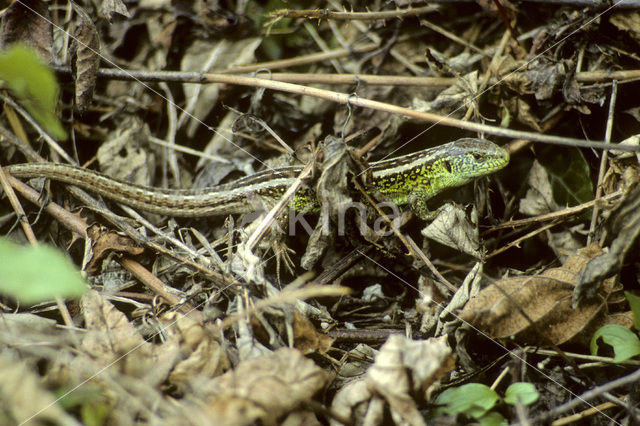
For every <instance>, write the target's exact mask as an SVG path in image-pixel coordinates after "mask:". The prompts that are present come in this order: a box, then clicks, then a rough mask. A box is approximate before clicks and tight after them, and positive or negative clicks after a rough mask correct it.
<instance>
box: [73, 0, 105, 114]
mask: <svg viewBox="0 0 640 426" xmlns="http://www.w3.org/2000/svg"><path fill="white" fill-rule="evenodd" d="M73 8H74V10H75V11H76V13H77V14H78V16H80V22H79V23H78V25H77V26H76V28H75V30H74V33H73V42H72V44H71V48H70V57H71V68H72V70H73V79H74V81H75V86H76V87H75V107H76V110H77V111H78V112H79V113H80V114H82V113H83V112H84V111H85V110H86V109H87V108H88V107H89V105H90V104H91V100H92V99H93V90H94V89H95V86H96V78H97V76H98V69H99V68H100V56H99V54H100V40H99V37H98V30H96V27H95V25H94V24H93V21H92V20H91V18H90V17H89V15H87V13H86V12H85V11H84V10H83V9H82V8H81V7H80V6H78V5H77V4H75V3H74V4H73Z"/></svg>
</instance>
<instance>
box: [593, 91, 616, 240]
mask: <svg viewBox="0 0 640 426" xmlns="http://www.w3.org/2000/svg"><path fill="white" fill-rule="evenodd" d="M617 97H618V84H617V83H616V81H615V80H613V85H612V86H611V99H610V100H609V116H608V117H607V128H606V131H605V135H604V143H606V144H609V143H610V142H611V129H612V128H613V113H614V111H615V108H616V99H617ZM607 158H608V152H607V151H604V152H603V153H602V158H600V169H599V170H598V183H597V184H596V196H595V198H596V199H598V198H600V196H601V195H602V180H603V179H604V173H605V170H606V169H607ZM598 213H599V208H598V205H597V204H595V205H594V206H593V212H592V213H591V224H590V225H589V235H588V236H587V245H589V244H591V240H592V239H593V233H594V232H595V228H596V220H597V218H598Z"/></svg>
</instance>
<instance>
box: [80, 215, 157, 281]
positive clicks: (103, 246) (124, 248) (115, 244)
mask: <svg viewBox="0 0 640 426" xmlns="http://www.w3.org/2000/svg"><path fill="white" fill-rule="evenodd" d="M87 236H88V237H89V238H90V239H91V241H92V243H93V244H92V247H91V249H92V252H93V256H91V259H90V260H89V262H88V263H87V265H86V267H85V268H84V269H85V271H86V272H87V273H88V274H95V273H97V272H99V271H100V267H101V265H102V261H103V260H104V259H105V258H106V257H107V256H108V255H109V254H111V253H120V254H123V253H124V254H128V255H132V256H137V255H140V254H142V252H144V248H143V247H140V246H139V245H138V244H137V243H136V242H135V241H133V240H132V239H131V238H129V237H126V236H123V235H119V234H118V233H117V232H114V231H106V232H105V231H104V230H102V229H101V228H100V227H99V226H97V225H92V226H91V227H89V229H87Z"/></svg>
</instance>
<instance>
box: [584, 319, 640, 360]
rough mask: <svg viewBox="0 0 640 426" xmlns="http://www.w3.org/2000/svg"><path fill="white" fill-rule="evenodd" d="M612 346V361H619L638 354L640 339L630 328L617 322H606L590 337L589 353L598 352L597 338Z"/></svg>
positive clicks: (594, 353)
mask: <svg viewBox="0 0 640 426" xmlns="http://www.w3.org/2000/svg"><path fill="white" fill-rule="evenodd" d="M600 337H602V340H603V341H604V342H605V343H606V344H607V345H610V346H611V347H613V352H614V353H615V357H614V359H613V360H614V361H615V362H621V361H624V360H625V359H629V358H631V357H634V356H636V355H638V354H640V340H639V339H638V336H636V335H635V334H634V333H633V332H632V331H631V330H629V329H628V328H626V327H623V326H621V325H618V324H608V325H605V326H604V327H601V328H600V329H599V330H598V331H596V332H595V333H594V335H593V337H592V338H591V354H592V355H596V354H597V353H598V339H599V338H600Z"/></svg>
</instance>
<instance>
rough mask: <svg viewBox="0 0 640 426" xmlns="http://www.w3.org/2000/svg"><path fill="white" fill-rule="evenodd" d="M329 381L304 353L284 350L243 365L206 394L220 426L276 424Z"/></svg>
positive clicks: (211, 384) (218, 380)
mask: <svg viewBox="0 0 640 426" xmlns="http://www.w3.org/2000/svg"><path fill="white" fill-rule="evenodd" d="M327 381H328V376H327V373H326V372H324V371H323V370H322V369H321V368H319V367H317V366H316V365H315V364H314V363H313V361H311V360H309V359H306V358H305V357H304V356H302V354H301V353H300V351H298V350H296V349H290V348H282V349H279V350H277V351H275V352H273V353H272V354H269V355H267V356H262V357H259V358H254V359H250V360H247V361H243V362H241V363H240V364H238V366H237V367H236V368H235V369H234V370H232V371H229V372H227V373H225V374H224V375H222V376H220V377H218V378H215V379H213V380H211V381H210V382H209V383H208V384H207V385H206V389H203V392H206V395H207V400H208V407H207V408H208V412H209V415H210V416H211V418H212V419H216V423H217V424H253V423H255V422H256V421H258V420H262V421H267V420H268V421H269V422H273V421H274V420H275V419H277V418H279V417H281V416H282V415H284V414H286V413H288V412H290V411H291V410H293V409H295V408H296V407H298V406H299V405H300V404H302V403H304V402H305V401H308V400H309V399H311V397H312V396H313V395H314V394H315V393H316V392H318V391H319V390H320V389H322V388H323V387H324V386H325V385H326V384H327Z"/></svg>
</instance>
